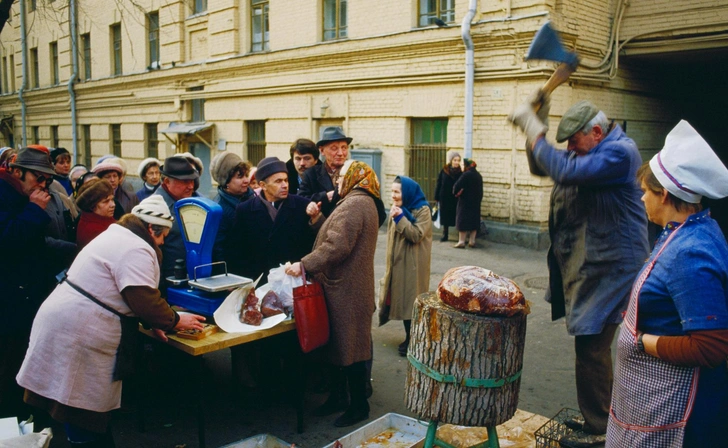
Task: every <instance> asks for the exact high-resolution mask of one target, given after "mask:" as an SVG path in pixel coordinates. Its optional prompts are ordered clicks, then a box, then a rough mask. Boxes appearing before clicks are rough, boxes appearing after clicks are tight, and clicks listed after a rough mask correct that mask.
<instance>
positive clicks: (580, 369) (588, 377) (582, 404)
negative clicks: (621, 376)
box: [574, 324, 619, 434]
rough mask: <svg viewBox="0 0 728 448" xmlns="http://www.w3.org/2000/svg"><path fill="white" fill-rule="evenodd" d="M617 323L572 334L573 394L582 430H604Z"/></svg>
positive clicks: (591, 431)
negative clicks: (574, 363) (579, 413)
mask: <svg viewBox="0 0 728 448" xmlns="http://www.w3.org/2000/svg"><path fill="white" fill-rule="evenodd" d="M618 326H619V325H618V324H607V325H605V326H604V329H603V330H602V332H601V333H599V334H591V335H586V336H576V338H575V341H574V348H575V349H576V397H577V400H578V402H579V409H580V410H581V414H582V415H583V416H584V422H585V423H584V431H586V432H589V433H592V434H604V433H606V432H607V419H608V418H609V404H610V402H611V400H612V382H613V379H614V374H613V371H612V341H613V340H614V334H615V333H616V331H617V327H618Z"/></svg>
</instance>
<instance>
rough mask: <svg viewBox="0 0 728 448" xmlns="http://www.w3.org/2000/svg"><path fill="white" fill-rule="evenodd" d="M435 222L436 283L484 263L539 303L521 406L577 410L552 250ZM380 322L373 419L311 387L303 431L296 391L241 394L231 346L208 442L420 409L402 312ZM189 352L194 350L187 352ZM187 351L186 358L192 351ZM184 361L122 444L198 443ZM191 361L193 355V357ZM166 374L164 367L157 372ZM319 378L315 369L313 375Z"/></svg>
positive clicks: (219, 374) (320, 428)
mask: <svg viewBox="0 0 728 448" xmlns="http://www.w3.org/2000/svg"><path fill="white" fill-rule="evenodd" d="M385 228H386V226H384V227H383V228H382V229H381V230H380V233H379V240H378V242H377V252H376V255H375V275H376V280H377V282H376V284H377V285H378V284H379V282H378V279H379V278H381V277H382V276H383V275H384V268H385V266H384V255H385V251H386V238H387V236H386V231H385ZM440 236H441V233H439V231H436V234H435V236H434V241H433V244H432V266H431V272H432V274H431V278H430V289H431V290H434V289H436V288H437V285H438V283H439V281H440V279H441V278H442V277H443V275H444V274H445V272H446V271H447V270H448V269H450V268H452V267H455V266H463V265H477V266H482V267H485V268H488V269H491V270H492V271H493V272H495V273H496V274H498V275H501V276H504V277H508V278H510V279H512V280H514V281H515V282H516V283H517V284H518V285H519V286H520V287H521V289H522V291H523V293H524V295H525V297H526V299H527V300H529V301H530V302H531V314H530V315H529V316H528V328H527V333H526V345H525V351H524V367H523V374H522V377H521V388H520V395H519V403H518V408H519V409H522V410H524V411H528V412H531V413H534V414H539V415H542V416H546V417H552V416H554V415H556V414H557V413H558V412H559V411H560V410H561V409H562V408H564V407H568V408H574V409H578V407H577V401H576V391H575V385H574V353H573V352H574V349H573V338H571V337H570V336H568V334H567V333H566V328H565V324H564V321H563V319H562V320H558V321H556V322H552V321H551V314H550V313H551V311H550V306H549V304H548V303H546V302H545V301H544V300H543V296H544V292H545V288H546V285H547V284H548V271H547V269H546V251H545V250H532V249H526V248H523V247H520V246H515V245H507V244H499V243H494V242H490V241H487V240H485V239H478V241H477V245H476V247H475V248H465V249H456V248H453V247H452V246H453V245H454V244H455V241H454V240H452V239H453V238H454V237H453V235H452V232H451V241H449V242H440V241H439V239H440ZM374 325H375V327H374V328H373V330H372V336H373V340H374V364H373V370H372V385H373V388H374V394H373V395H372V397H371V398H370V399H369V403H370V406H371V412H370V418H369V420H367V421H365V422H362V423H361V424H359V425H356V426H352V427H348V428H336V427H334V426H333V421H334V419H335V418H336V415H334V416H329V417H314V416H312V415H311V411H312V410H313V409H315V408H316V407H317V406H319V405H320V404H322V403H323V401H324V400H325V399H326V395H325V394H315V393H313V392H310V391H309V392H307V394H306V399H305V410H306V412H305V414H306V415H305V428H304V432H303V433H300V434H299V433H298V432H297V431H296V413H295V410H294V407H293V406H292V405H291V403H290V401H291V400H290V395H288V396H286V395H285V394H284V395H283V396H281V395H280V394H271V395H270V396H267V395H266V393H265V392H264V391H260V390H258V391H257V393H255V394H250V393H240V391H239V387H237V381H236V380H234V379H233V377H232V375H231V366H230V351H229V350H222V351H220V352H216V353H212V354H209V355H205V356H204V358H205V373H204V375H205V378H204V381H203V383H204V384H205V389H204V390H203V391H202V392H203V394H204V397H205V399H204V403H205V404H204V408H205V416H206V442H207V446H208V447H220V446H224V445H226V444H230V443H233V442H236V441H239V440H242V439H245V438H247V437H250V436H253V435H257V434H262V433H268V434H271V435H274V436H276V437H278V438H279V439H281V440H283V441H286V442H288V443H291V444H296V445H297V446H299V447H303V448H309V447H311V448H316V447H323V446H325V445H327V444H329V443H331V442H332V441H334V440H336V439H337V438H339V437H341V436H343V435H345V434H348V433H350V432H352V431H354V430H356V429H357V428H359V427H361V426H363V425H365V424H367V423H369V422H371V421H373V420H375V419H377V418H378V417H380V416H382V415H384V414H387V413H389V412H395V413H399V414H403V415H408V416H411V417H415V418H416V417H417V416H415V415H413V414H412V413H411V412H409V411H408V410H407V408H406V407H405V405H404V390H405V388H406V384H405V383H406V372H407V366H408V362H407V360H406V359H405V358H403V357H400V356H399V354H398V353H397V346H398V345H399V344H400V343H401V342H402V341H403V340H404V329H403V326H402V324H401V322H399V321H393V322H389V323H387V324H386V325H384V326H382V327H377V326H376V316H375V324H374ZM184 356H186V355H184ZM184 356H183V358H184ZM185 360H186V359H182V360H181V361H180V360H179V359H178V360H177V361H180V362H182V363H181V364H179V365H175V367H174V368H173V370H172V372H171V373H170V370H169V369H167V370H163V372H164V373H162V375H163V377H162V378H161V381H160V378H159V377H157V378H153V375H151V374H150V377H149V378H148V379H149V381H151V382H152V384H153V387H152V389H151V390H152V392H145V395H144V400H143V403H134V402H133V400H127V399H126V397H127V394H125V402H127V401H131V402H132V404H130V405H125V406H124V409H123V410H122V411H120V412H117V413H116V414H115V417H114V420H113V423H112V429H113V434H114V439H115V441H116V446H117V447H170V448H177V447H184V448H192V447H197V446H199V445H198V436H197V417H196V415H197V414H196V408H195V396H196V395H195V392H196V391H194V390H190V387H191V386H189V385H188V384H187V383H186V382H184V381H181V379H183V378H184V377H186V376H188V374H189V372H190V370H189V368H188V367H186V366H185V365H184V364H183V362H184V361H185ZM187 361H188V360H187ZM158 376H159V375H158ZM315 379H316V378H312V380H315ZM128 395H131V394H128ZM140 406H142V407H143V409H144V411H145V414H146V420H145V423H146V424H145V426H146V431H144V432H140V431H139V430H138V427H137V424H136V423H137V416H138V411H139V407H140ZM53 429H54V433H55V437H54V439H53V441H52V442H51V447H67V446H69V444H68V442H67V441H66V440H65V436H64V434H63V431H62V428H61V427H60V426H58V425H54V427H53Z"/></svg>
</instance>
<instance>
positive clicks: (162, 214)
mask: <svg viewBox="0 0 728 448" xmlns="http://www.w3.org/2000/svg"><path fill="white" fill-rule="evenodd" d="M131 213H132V214H134V215H136V216H137V217H138V218H139V219H141V220H142V221H144V222H146V223H147V224H156V225H160V226H164V227H167V228H172V222H173V221H174V216H172V213H170V211H169V207H167V203H165V202H164V198H162V196H160V195H158V194H153V195H151V196H149V197H148V198H146V199H144V200H143V201H142V202H140V203H139V204H138V205H136V206H134V208H133V209H131Z"/></svg>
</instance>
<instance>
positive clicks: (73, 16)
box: [21, 0, 79, 163]
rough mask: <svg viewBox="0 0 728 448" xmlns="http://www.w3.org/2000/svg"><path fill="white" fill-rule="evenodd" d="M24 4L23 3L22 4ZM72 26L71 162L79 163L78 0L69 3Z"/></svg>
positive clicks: (70, 92)
mask: <svg viewBox="0 0 728 448" xmlns="http://www.w3.org/2000/svg"><path fill="white" fill-rule="evenodd" d="M21 3H22V2H21ZM68 8H69V11H68V13H69V15H70V19H71V20H70V26H71V29H70V30H69V31H70V32H69V35H70V37H71V64H72V67H73V73H71V77H70V78H69V79H68V95H69V96H70V97H71V136H72V137H71V138H72V139H73V143H72V145H73V149H72V150H71V160H74V161H75V163H79V160H78V129H77V128H78V125H77V123H76V90H75V89H74V85H75V84H76V81H77V80H78V25H77V24H76V0H70V1H69V2H68Z"/></svg>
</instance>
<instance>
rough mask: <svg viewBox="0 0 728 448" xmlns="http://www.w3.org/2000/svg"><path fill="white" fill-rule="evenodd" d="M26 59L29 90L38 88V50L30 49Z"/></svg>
mask: <svg viewBox="0 0 728 448" xmlns="http://www.w3.org/2000/svg"><path fill="white" fill-rule="evenodd" d="M28 57H29V58H30V80H31V85H30V88H31V89H37V88H38V87H40V72H39V68H38V49H37V48H31V49H30V52H29V55H28Z"/></svg>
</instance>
